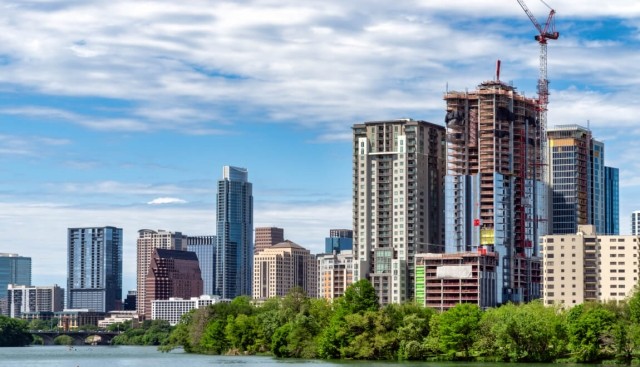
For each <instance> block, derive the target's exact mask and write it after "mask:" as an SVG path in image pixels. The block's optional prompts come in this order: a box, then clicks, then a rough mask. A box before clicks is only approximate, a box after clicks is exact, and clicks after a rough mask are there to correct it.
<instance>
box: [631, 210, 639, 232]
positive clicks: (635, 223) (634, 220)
mask: <svg viewBox="0 0 640 367" xmlns="http://www.w3.org/2000/svg"><path fill="white" fill-rule="evenodd" d="M631 234H632V235H634V236H640V211H638V210H637V211H635V212H633V213H631Z"/></svg>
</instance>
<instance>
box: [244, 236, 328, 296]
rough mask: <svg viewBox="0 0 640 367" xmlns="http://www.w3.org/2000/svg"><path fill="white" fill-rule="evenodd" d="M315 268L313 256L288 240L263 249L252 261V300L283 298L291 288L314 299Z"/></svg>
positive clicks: (316, 286) (316, 284) (315, 285)
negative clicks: (302, 290)
mask: <svg viewBox="0 0 640 367" xmlns="http://www.w3.org/2000/svg"><path fill="white" fill-rule="evenodd" d="M316 267H317V265H316V258H315V256H314V255H311V253H310V252H309V250H307V249H305V248H304V247H302V246H300V245H298V244H296V243H293V242H291V241H289V240H287V241H284V242H281V243H279V244H277V245H274V246H271V247H269V248H266V249H264V250H262V251H260V252H259V253H257V254H255V256H254V258H253V298H255V299H268V298H271V297H283V296H285V295H286V294H287V293H288V292H289V290H290V289H291V288H294V287H301V288H302V289H304V291H305V292H306V293H307V295H308V296H309V297H311V298H315V297H317V290H318V283H317V278H316V276H317V270H316Z"/></svg>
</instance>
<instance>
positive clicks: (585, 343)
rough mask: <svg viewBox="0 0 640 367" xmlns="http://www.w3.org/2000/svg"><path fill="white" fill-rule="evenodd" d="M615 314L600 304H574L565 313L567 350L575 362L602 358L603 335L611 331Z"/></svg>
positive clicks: (593, 360) (594, 360)
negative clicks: (567, 339)
mask: <svg viewBox="0 0 640 367" xmlns="http://www.w3.org/2000/svg"><path fill="white" fill-rule="evenodd" d="M615 322H616V316H615V314H614V313H613V312H612V311H610V310H607V309H605V308H604V307H603V306H602V305H601V304H595V303H591V304H581V305H577V306H574V307H573V308H572V309H571V310H570V311H569V313H568V315H567V334H568V336H569V350H570V351H571V353H572V355H573V357H574V359H575V360H576V361H577V362H596V361H599V360H600V359H602V357H603V354H602V349H601V347H602V341H603V337H604V336H605V335H607V334H608V333H610V332H611V329H612V327H613V326H614V324H615Z"/></svg>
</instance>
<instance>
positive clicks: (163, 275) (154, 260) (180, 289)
mask: <svg viewBox="0 0 640 367" xmlns="http://www.w3.org/2000/svg"><path fill="white" fill-rule="evenodd" d="M145 283H146V284H145V289H146V292H145V295H144V298H139V301H138V303H139V304H144V305H145V306H144V310H145V313H144V317H145V319H146V320H151V302H152V301H154V300H159V299H169V298H171V297H180V298H191V297H199V296H200V295H202V276H201V274H200V265H199V264H198V257H197V256H196V254H195V253H193V252H189V251H177V250H165V249H161V248H156V249H155V250H153V255H152V256H151V262H150V264H149V272H148V273H147V277H146V279H145Z"/></svg>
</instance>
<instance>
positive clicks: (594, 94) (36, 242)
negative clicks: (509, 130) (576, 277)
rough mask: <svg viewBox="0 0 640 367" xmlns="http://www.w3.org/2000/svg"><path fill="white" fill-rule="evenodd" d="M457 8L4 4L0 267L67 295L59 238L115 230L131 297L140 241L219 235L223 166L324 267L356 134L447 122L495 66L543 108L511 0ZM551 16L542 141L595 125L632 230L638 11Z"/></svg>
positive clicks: (263, 216)
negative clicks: (368, 124)
mask: <svg viewBox="0 0 640 367" xmlns="http://www.w3.org/2000/svg"><path fill="white" fill-rule="evenodd" d="M527 3H528V5H529V6H530V8H531V10H532V11H533V12H534V14H535V15H536V16H537V17H538V19H539V20H541V19H543V17H544V16H545V15H546V12H547V9H545V8H544V7H541V6H540V4H539V2H534V1H528V2H527ZM458 4H459V6H452V5H451V4H450V3H449V2H444V1H429V2H424V3H420V2H416V3H411V4H404V3H400V4H376V6H375V7H374V6H372V7H370V8H369V9H362V8H360V7H358V6H357V5H356V4H350V3H341V2H325V3H323V7H322V8H318V7H315V6H313V5H312V4H300V3H298V2H286V1H285V2H281V3H279V6H278V7H271V6H269V5H267V4H264V3H260V2H246V3H243V4H235V3H230V2H225V1H219V2H212V3H210V4H209V3H206V2H205V3H195V4H194V5H192V4H181V5H178V4H171V5H165V4H148V5H147V6H136V7H134V8H132V7H131V4H129V3H124V2H117V1H114V2H101V1H94V2H83V3H77V2H65V1H60V2H58V3H56V4H55V5H51V6H49V5H44V4H37V3H31V4H29V5H24V4H22V3H21V2H15V3H14V2H12V1H9V2H6V6H5V8H4V9H3V13H4V14H5V17H4V18H1V19H0V29H1V30H2V32H0V40H2V42H1V43H0V44H2V46H1V47H0V160H1V161H2V164H3V167H4V170H3V172H4V173H5V175H4V176H3V180H2V183H1V184H0V185H1V186H0V195H1V196H2V203H1V204H0V212H2V213H3V219H4V220H2V221H0V228H2V229H4V230H5V233H7V234H8V237H7V238H6V242H4V243H3V245H2V247H0V252H19V253H20V254H21V255H23V256H28V257H31V258H32V259H33V284H36V285H47V284H53V283H57V284H66V271H65V267H64V263H65V261H66V254H65V251H64V249H65V243H66V238H65V237H66V228H69V227H91V226H104V225H110V226H116V227H118V228H123V229H124V243H123V245H124V249H123V251H124V264H123V270H124V272H125V274H123V275H124V284H123V287H124V290H129V289H134V288H135V286H134V284H135V271H136V270H135V260H134V258H135V241H136V235H135V233H136V231H138V230H140V229H143V228H153V229H167V230H170V231H181V232H184V233H188V234H190V235H208V234H211V232H212V228H214V226H215V218H214V216H213V215H212V213H214V212H215V190H216V188H215V182H216V180H217V178H218V170H219V167H221V166H223V165H228V164H230V165H237V166H242V167H246V168H247V169H249V170H250V172H251V177H252V183H253V184H254V197H255V198H256V199H255V210H254V211H255V218H254V224H255V226H278V227H282V228H285V229H286V230H287V237H288V238H289V239H291V240H293V241H295V242H296V243H299V244H300V245H302V246H304V247H306V248H309V249H310V250H311V251H312V252H313V253H319V252H322V249H323V246H324V238H325V237H326V231H327V230H328V229H329V228H347V227H350V224H351V216H350V212H351V185H352V182H351V160H350V157H351V134H352V131H351V126H352V125H353V124H356V123H362V122H365V121H370V120H380V119H394V118H403V117H407V118H413V119H415V120H426V121H429V122H433V123H436V124H439V125H444V122H443V119H444V114H443V112H442V111H443V106H444V102H443V101H442V96H443V93H444V92H445V91H446V90H447V89H450V90H454V89H455V90H464V89H466V88H469V89H472V88H474V86H475V85H477V83H478V82H480V81H483V80H490V79H492V78H493V74H494V65H495V60H496V59H501V60H502V73H501V75H502V78H503V79H504V80H506V81H513V84H514V85H516V86H517V87H518V88H519V89H518V90H519V92H523V93H524V94H526V95H527V96H534V95H535V83H536V79H537V75H538V74H537V73H538V51H539V48H538V45H537V44H536V43H535V41H534V40H533V35H534V33H535V32H534V29H533V26H532V25H531V24H530V22H529V19H528V18H527V17H526V15H525V14H524V13H523V12H522V9H520V7H519V6H518V4H517V2H516V1H513V2H494V1H465V2H459V3H458ZM550 5H552V6H553V7H554V8H555V9H556V11H557V15H556V16H557V21H556V26H557V29H558V31H559V32H560V33H561V37H560V39H558V40H556V41H553V42H550V44H549V79H550V82H551V84H550V88H551V96H550V104H549V126H550V127H551V126H554V125H560V124H568V123H576V124H580V125H583V126H587V125H588V126H589V127H591V129H592V130H593V131H594V135H595V136H598V137H599V139H600V140H602V141H603V142H605V143H606V144H607V162H608V165H611V166H613V167H619V168H620V197H621V198H622V200H621V201H620V205H621V207H620V220H621V223H620V232H621V233H622V234H624V233H630V213H631V212H632V211H633V210H638V209H639V208H640V175H639V174H638V173H637V171H638V170H637V168H639V167H640V163H638V162H636V161H635V157H636V156H638V154H637V150H638V149H640V148H637V147H636V146H635V145H634V144H633V142H634V140H636V139H637V137H638V136H639V135H640V129H638V128H636V127H634V126H635V125H634V124H637V122H636V121H635V118H634V113H633V112H632V110H631V108H632V106H633V105H634V103H633V101H634V99H635V96H636V95H637V87H635V83H636V82H637V75H639V73H638V71H639V70H638V68H640V63H638V62H637V61H636V60H637V55H636V52H635V48H636V47H635V46H637V45H638V43H639V42H640V41H639V39H638V37H637V36H638V33H639V31H638V27H639V26H640V4H638V3H637V2H634V1H622V0H621V1H617V2H615V4H607V5H606V6H604V5H602V4H600V3H596V2H581V3H579V4H576V3H574V2H570V1H568V0H563V1H559V0H554V1H552V2H551V3H550ZM220 14H224V16H220ZM116 34H117V37H116V36H114V35H116ZM229 152H233V156H232V155H231V154H229ZM636 198H638V199H636ZM34 229H35V230H34Z"/></svg>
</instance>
